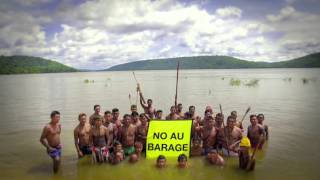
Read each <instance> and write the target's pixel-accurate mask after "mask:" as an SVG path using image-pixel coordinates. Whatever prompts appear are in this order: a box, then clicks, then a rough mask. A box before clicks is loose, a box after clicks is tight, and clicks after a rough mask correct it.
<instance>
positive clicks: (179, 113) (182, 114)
mask: <svg viewBox="0 0 320 180" xmlns="http://www.w3.org/2000/svg"><path fill="white" fill-rule="evenodd" d="M182 109H183V107H182V104H181V103H179V104H178V108H177V111H176V113H177V114H178V116H179V119H183V118H184V113H183V111H182Z"/></svg>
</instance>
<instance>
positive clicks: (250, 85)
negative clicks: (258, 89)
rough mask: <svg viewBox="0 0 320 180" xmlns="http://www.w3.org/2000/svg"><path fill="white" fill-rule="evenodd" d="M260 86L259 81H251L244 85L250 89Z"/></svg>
mask: <svg viewBox="0 0 320 180" xmlns="http://www.w3.org/2000/svg"><path fill="white" fill-rule="evenodd" d="M258 84H259V79H251V80H250V81H249V82H248V83H245V84H244V85H246V86H248V87H254V86H257V85H258Z"/></svg>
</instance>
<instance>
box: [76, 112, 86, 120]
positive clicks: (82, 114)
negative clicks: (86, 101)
mask: <svg viewBox="0 0 320 180" xmlns="http://www.w3.org/2000/svg"><path fill="white" fill-rule="evenodd" d="M82 116H87V115H86V113H80V114H79V116H78V120H80V118H81V117H82Z"/></svg>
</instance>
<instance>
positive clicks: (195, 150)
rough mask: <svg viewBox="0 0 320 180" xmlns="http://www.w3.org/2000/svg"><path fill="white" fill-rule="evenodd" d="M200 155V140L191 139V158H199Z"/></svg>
mask: <svg viewBox="0 0 320 180" xmlns="http://www.w3.org/2000/svg"><path fill="white" fill-rule="evenodd" d="M201 154H202V147H201V139H200V138H194V139H192V148H191V156H192V157H194V156H201Z"/></svg>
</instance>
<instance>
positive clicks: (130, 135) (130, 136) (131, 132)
mask: <svg viewBox="0 0 320 180" xmlns="http://www.w3.org/2000/svg"><path fill="white" fill-rule="evenodd" d="M130 121H131V117H130V115H129V114H125V115H124V116H123V126H121V127H120V129H119V130H120V131H119V132H120V133H119V135H120V137H119V139H120V141H121V144H122V146H123V149H124V153H125V155H130V154H132V153H133V152H134V140H135V133H136V132H135V131H136V128H135V127H134V126H133V125H132V124H131V123H130Z"/></svg>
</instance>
